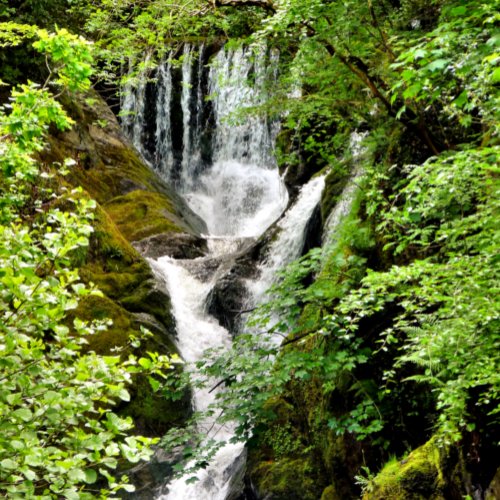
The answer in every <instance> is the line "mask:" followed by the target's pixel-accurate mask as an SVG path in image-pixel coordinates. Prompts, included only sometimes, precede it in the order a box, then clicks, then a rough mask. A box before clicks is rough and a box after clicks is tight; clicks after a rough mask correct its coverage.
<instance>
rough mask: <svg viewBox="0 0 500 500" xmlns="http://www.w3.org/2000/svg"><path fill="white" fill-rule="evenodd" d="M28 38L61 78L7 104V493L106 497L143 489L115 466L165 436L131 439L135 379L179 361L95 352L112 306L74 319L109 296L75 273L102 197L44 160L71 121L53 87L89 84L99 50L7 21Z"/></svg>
mask: <svg viewBox="0 0 500 500" xmlns="http://www.w3.org/2000/svg"><path fill="white" fill-rule="evenodd" d="M23 37H29V38H33V39H35V41H34V43H33V45H34V47H35V48H36V49H37V50H38V51H40V52H41V53H43V54H45V55H46V56H47V65H48V67H49V68H50V73H51V75H53V78H52V79H51V80H50V81H47V82H46V83H45V84H44V85H37V84H34V83H32V82H29V83H28V84H26V85H21V86H19V87H18V88H16V89H14V90H13V91H12V98H11V100H10V104H9V105H8V106H3V107H2V108H1V110H0V137H1V138H2V142H1V146H0V148H1V169H2V177H1V182H0V205H1V215H0V217H1V222H2V225H1V227H0V239H1V242H0V249H1V250H0V283H1V288H0V290H1V291H0V312H1V316H2V321H1V322H0V333H1V337H0V338H1V341H0V350H1V352H2V356H1V358H2V360H1V364H0V366H1V380H2V388H1V391H0V427H1V429H2V432H1V442H0V465H1V467H0V492H1V494H2V496H5V497H10V498H61V497H63V498H96V497H101V498H103V497H107V496H109V495H110V494H113V493H114V492H116V491H118V490H120V489H125V490H127V491H133V488H134V487H133V486H132V485H130V484H127V478H126V477H125V476H122V477H115V474H116V473H115V470H116V469H117V466H118V464H120V463H121V462H123V461H129V462H132V463H136V462H138V461H140V460H143V459H147V458H148V457H150V456H151V454H152V451H151V449H150V446H151V445H152V444H153V443H154V442H155V441H154V440H153V439H149V438H144V437H141V436H134V435H133V434H131V433H130V431H131V429H132V428H133V422H132V419H131V418H124V417H119V416H118V415H117V414H116V413H114V412H112V411H111V407H112V406H113V405H115V404H116V403H117V402H119V401H129V400H130V394H129V392H128V390H127V387H128V386H129V385H130V382H131V378H132V376H134V374H138V373H143V374H144V375H148V376H149V377H151V378H152V380H154V378H153V377H154V376H160V377H161V376H163V375H162V371H163V370H166V369H168V368H169V363H170V361H169V359H168V358H167V357H166V356H158V355H150V356H148V357H146V358H137V357H135V356H133V355H132V354H130V355H127V356H123V357H121V356H120V352H116V353H113V354H109V351H108V355H105V356H103V355H100V354H97V353H96V352H95V351H93V350H89V348H88V344H89V339H92V338H95V337H98V336H100V335H101V334H102V332H106V329H107V324H108V323H109V322H110V319H109V315H108V314H107V313H106V315H103V317H102V318H96V315H92V316H91V318H89V319H90V321H85V319H86V318H84V319H81V318H80V317H78V315H76V316H75V317H74V319H73V321H72V322H71V323H70V324H69V321H68V320H69V317H70V315H71V314H72V311H74V310H75V309H77V308H78V307H80V309H81V307H82V304H83V303H85V301H87V302H88V301H94V303H98V304H102V303H103V301H104V297H102V294H101V293H100V292H98V291H97V290H96V289H95V288H94V287H91V286H86V285H84V284H83V283H81V281H80V279H79V276H78V272H77V270H75V268H74V263H75V262H76V261H78V260H80V259H81V255H82V253H84V252H85V249H86V248H87V247H88V245H89V238H90V237H91V234H92V231H93V228H92V225H91V224H92V221H93V218H94V215H93V210H94V209H95V202H93V201H91V200H89V199H88V198H87V197H86V196H85V195H84V194H83V192H82V190H81V189H71V188H68V187H67V185H66V184H65V183H64V182H63V181H62V180H60V178H59V176H60V175H64V174H65V173H67V171H68V167H69V166H70V164H71V162H66V163H65V165H61V164H57V165H56V164H54V165H52V166H50V167H44V168H42V167H41V165H40V164H39V163H38V161H37V159H36V157H37V154H38V153H39V152H40V150H41V149H42V148H43V146H44V136H45V135H46V133H47V130H48V127H49V126H50V125H52V126H56V127H57V128H59V129H61V130H63V129H68V128H69V127H70V126H71V124H72V120H71V119H70V118H69V117H68V116H67V115H66V114H65V112H64V111H63V109H62V107H61V105H60V104H59V103H58V102H57V101H56V100H55V99H54V95H53V94H52V93H51V91H50V90H49V85H53V86H55V88H57V89H58V91H60V92H64V91H67V90H70V91H83V90H85V89H87V88H88V86H89V84H90V81H89V77H90V76H91V71H92V70H91V63H92V56H91V51H90V46H89V44H88V43H87V42H85V41H84V40H83V39H80V38H78V37H76V36H74V35H71V34H69V33H68V32H67V31H66V30H64V29H61V30H58V31H57V32H56V33H50V32H47V31H45V30H40V29H36V28H34V27H30V26H20V25H15V24H3V25H1V38H2V40H3V43H4V45H10V44H14V45H15V44H17V43H19V42H20V41H21V39H22V38H23ZM79 302H80V304H79ZM142 336H146V335H145V334H140V333H139V332H138V330H135V337H131V338H130V339H128V340H127V343H128V342H132V344H135V345H138V344H139V343H140V340H139V338H140V337H142ZM123 354H125V353H123ZM103 480H105V481H106V482H105V483H103ZM105 484H107V486H105Z"/></svg>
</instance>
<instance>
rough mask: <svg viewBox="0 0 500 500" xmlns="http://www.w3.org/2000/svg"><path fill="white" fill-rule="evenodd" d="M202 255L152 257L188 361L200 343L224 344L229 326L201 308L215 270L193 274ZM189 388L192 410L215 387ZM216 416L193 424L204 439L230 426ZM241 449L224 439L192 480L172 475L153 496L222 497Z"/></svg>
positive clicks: (208, 400) (183, 499)
mask: <svg viewBox="0 0 500 500" xmlns="http://www.w3.org/2000/svg"><path fill="white" fill-rule="evenodd" d="M203 260H204V259H197V260H196V261H192V262H189V261H176V260H174V259H171V258H170V257H161V258H160V259H158V260H157V261H156V262H153V263H152V265H153V268H154V269H155V270H156V271H157V272H160V273H161V275H162V276H163V277H164V278H165V279H166V282H167V288H168V291H169V294H170V297H171V299H172V308H173V313H174V316H175V318H176V323H177V337H178V348H179V351H180V352H181V354H182V356H183V358H184V360H185V361H186V362H188V363H194V362H196V361H198V360H200V359H201V358H202V357H203V353H204V351H205V350H206V349H211V348H220V347H226V348H229V346H230V343H231V336H230V334H229V332H228V331H227V330H226V329H225V328H223V327H221V326H220V325H219V323H218V322H217V320H216V319H215V318H213V317H211V316H209V315H208V314H207V313H206V311H205V307H204V306H205V302H206V298H207V295H208V293H209V292H210V290H211V289H212V287H213V285H214V284H215V278H216V276H217V273H214V274H212V275H211V276H210V277H209V278H208V279H205V280H203V279H199V278H197V277H195V276H194V274H196V267H197V266H200V267H202V266H203ZM202 274H205V273H202ZM215 384H216V381H214V385H215ZM193 392H194V395H193V406H194V409H195V410H196V411H204V410H207V408H208V407H209V406H210V405H212V404H213V403H215V399H216V394H217V390H215V391H212V392H210V388H203V389H196V390H194V391H193ZM216 416H217V415H214V416H212V417H206V418H205V420H204V421H203V422H202V423H200V424H199V425H200V431H202V432H204V433H206V435H207V439H210V438H213V439H216V440H220V441H222V440H224V441H226V440H228V439H229V438H230V437H231V436H232V434H233V429H232V427H231V426H229V425H226V426H223V427H221V426H219V425H217V424H216V423H215V420H216ZM242 452H243V444H242V443H238V444H226V445H225V446H224V447H223V448H221V449H220V450H219V451H218V452H217V454H216V455H215V457H214V460H213V462H212V464H211V465H210V466H209V467H208V468H207V469H205V470H202V471H200V472H198V473H197V477H198V481H197V482H196V483H192V484H187V483H186V479H187V478H185V477H181V478H178V479H176V480H174V481H172V482H171V483H169V484H168V493H166V494H164V495H160V496H159V497H158V499H162V500H188V499H189V500H198V499H200V500H202V499H207V500H224V499H225V498H226V496H227V493H228V490H229V488H230V486H231V479H232V476H233V474H232V470H233V463H234V462H235V460H236V459H237V458H238V456H239V455H241V453H242Z"/></svg>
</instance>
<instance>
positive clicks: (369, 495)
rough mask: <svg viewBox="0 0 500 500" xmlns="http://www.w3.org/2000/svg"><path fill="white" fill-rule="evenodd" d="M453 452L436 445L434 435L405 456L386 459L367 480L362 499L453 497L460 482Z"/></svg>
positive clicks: (439, 498)
mask: <svg viewBox="0 0 500 500" xmlns="http://www.w3.org/2000/svg"><path fill="white" fill-rule="evenodd" d="M455 451H456V450H455ZM453 455H454V449H453V448H445V447H440V446H439V445H438V443H437V440H436V438H432V439H431V440H430V441H428V442H427V443H426V444H425V445H423V446H420V448H417V449H416V450H414V451H412V452H411V453H410V454H409V455H408V458H406V459H404V460H397V459H392V460H391V461H389V462H388V463H387V464H386V465H385V466H384V468H383V469H382V470H381V471H380V472H379V473H378V474H377V476H376V477H375V478H374V479H373V481H372V482H371V483H370V485H369V487H368V490H369V491H367V492H366V493H365V494H364V496H363V500H445V499H449V498H456V496H455V495H456V492H458V491H460V490H461V486H460V479H459V476H460V474H459V473H458V469H459V464H458V459H457V457H456V456H453ZM450 492H454V493H453V494H451V493H450ZM462 493H463V494H465V492H462ZM458 498H461V496H458Z"/></svg>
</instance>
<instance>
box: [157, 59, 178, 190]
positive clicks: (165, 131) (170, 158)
mask: <svg viewBox="0 0 500 500" xmlns="http://www.w3.org/2000/svg"><path fill="white" fill-rule="evenodd" d="M157 89H158V94H157V97H156V110H157V113H158V115H159V116H161V117H162V119H161V120H160V119H158V120H156V135H155V147H156V155H155V165H156V169H157V171H158V172H159V173H160V175H162V177H164V178H165V179H166V180H168V181H171V180H172V179H171V174H172V168H173V165H174V155H173V147H172V123H171V118H170V106H171V102H172V63H171V61H170V54H169V55H168V57H167V61H166V62H163V63H162V64H160V66H159V67H158V74H157Z"/></svg>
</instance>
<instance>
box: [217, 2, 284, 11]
mask: <svg viewBox="0 0 500 500" xmlns="http://www.w3.org/2000/svg"><path fill="white" fill-rule="evenodd" d="M213 4H214V7H261V8H263V9H266V10H268V11H270V12H276V6H275V5H274V3H273V2H272V0H213Z"/></svg>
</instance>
